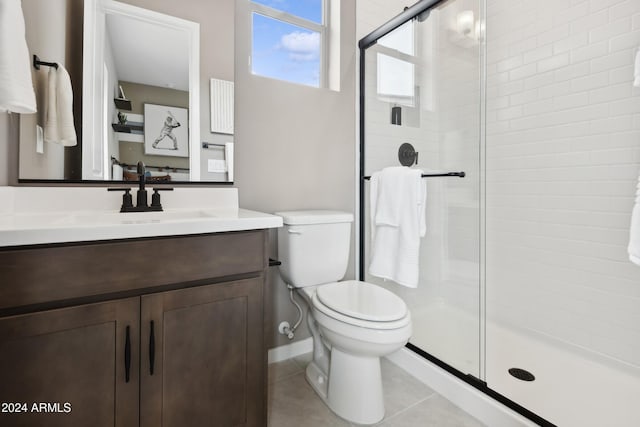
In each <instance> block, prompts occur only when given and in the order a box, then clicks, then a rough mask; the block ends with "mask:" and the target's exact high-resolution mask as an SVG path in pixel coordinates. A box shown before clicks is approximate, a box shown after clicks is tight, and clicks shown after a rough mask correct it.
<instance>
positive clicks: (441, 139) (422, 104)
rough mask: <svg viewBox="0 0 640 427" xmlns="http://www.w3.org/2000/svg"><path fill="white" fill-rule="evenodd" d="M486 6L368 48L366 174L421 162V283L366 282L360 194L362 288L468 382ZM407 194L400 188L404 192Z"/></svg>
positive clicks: (403, 29)
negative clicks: (388, 303)
mask: <svg viewBox="0 0 640 427" xmlns="http://www.w3.org/2000/svg"><path fill="white" fill-rule="evenodd" d="M479 5H480V2H479V1H474V2H469V1H464V0H450V1H446V2H442V3H440V4H439V5H438V6H436V7H435V8H433V9H431V10H430V11H427V12H423V13H421V14H419V15H418V16H417V17H415V18H414V19H411V20H409V21H408V22H406V23H404V24H403V25H401V26H399V27H398V28H396V29H395V30H394V31H392V32H391V33H389V34H387V35H385V36H384V37H381V38H380V39H378V40H377V43H375V44H372V45H371V46H369V47H367V48H366V50H365V52H364V56H363V57H362V60H363V61H364V66H365V77H364V107H363V108H364V111H363V112H364V126H363V130H362V132H363V137H364V148H363V152H362V153H361V155H362V156H363V160H364V170H363V174H364V175H366V176H369V175H371V174H372V173H373V172H375V171H379V170H382V169H383V168H385V167H388V166H399V165H400V163H399V155H398V149H399V147H400V146H401V145H402V144H406V143H409V144H411V145H412V146H413V148H414V149H415V151H416V152H417V153H418V154H417V156H416V157H415V160H416V162H415V163H414V164H413V165H412V166H411V167H413V168H419V169H422V171H423V173H425V174H437V173H442V172H460V171H464V172H465V177H464V178H460V177H455V176H454V177H432V178H424V179H425V180H426V186H427V206H426V225H427V231H426V235H425V236H424V237H423V238H422V239H421V247H420V279H419V284H418V287H417V288H415V289H414V288H407V287H404V286H401V285H398V284H397V283H395V282H393V281H389V280H387V281H385V280H382V279H380V278H377V277H375V276H372V275H370V274H369V273H368V266H369V261H370V256H371V248H370V236H371V224H370V220H369V218H370V212H369V211H370V207H369V185H370V184H369V183H368V181H365V183H364V187H363V196H364V204H363V206H362V207H361V209H362V210H363V219H364V236H363V239H364V240H363V241H364V252H363V254H364V256H363V259H362V260H361V262H362V263H363V267H364V277H363V279H364V280H366V281H369V282H372V283H376V284H379V285H381V286H383V287H385V288H387V289H390V290H391V291H393V292H395V293H396V294H397V295H399V296H400V297H402V298H403V299H404V301H405V302H406V303H407V304H408V306H409V308H410V310H411V315H412V320H413V336H412V337H411V339H410V344H412V345H413V346H415V347H417V348H419V349H420V350H422V351H424V352H426V353H429V354H431V355H432V356H435V357H436V358H438V359H440V360H442V361H444V362H445V363H447V364H449V365H451V366H453V367H454V368H456V369H458V370H459V371H462V372H464V373H469V374H471V375H473V376H475V377H480V375H481V369H480V366H481V360H480V349H481V345H480V339H481V321H480V295H481V293H480V221H479V218H480V153H481V151H480V147H481V144H480V135H481V110H480V105H481V102H480V99H481V45H482V43H481V41H480V40H479V29H480V25H479V17H480V7H479ZM398 191H402V189H398Z"/></svg>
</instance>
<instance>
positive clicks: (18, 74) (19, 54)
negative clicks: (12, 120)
mask: <svg viewBox="0 0 640 427" xmlns="http://www.w3.org/2000/svg"><path fill="white" fill-rule="evenodd" d="M5 110H8V111H13V112H15V113H23V114H24V113H35V112H36V95H35V92H34V90H33V82H32V81H31V61H30V60H29V49H28V47H27V41H26V39H25V25H24V15H23V14H22V3H21V2H20V0H2V1H0V111H5Z"/></svg>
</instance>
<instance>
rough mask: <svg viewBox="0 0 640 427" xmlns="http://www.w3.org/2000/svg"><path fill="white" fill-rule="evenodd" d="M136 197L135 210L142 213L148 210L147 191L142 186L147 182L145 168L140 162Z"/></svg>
mask: <svg viewBox="0 0 640 427" xmlns="http://www.w3.org/2000/svg"><path fill="white" fill-rule="evenodd" d="M137 173H138V184H139V185H138V195H137V196H136V208H137V209H138V212H144V211H145V210H148V209H147V208H148V207H149V205H148V204H147V190H145V189H144V184H145V182H146V180H147V177H146V175H145V174H146V173H147V171H146V168H145V166H144V163H143V162H142V160H141V161H139V162H138V171H137ZM160 210H162V207H160Z"/></svg>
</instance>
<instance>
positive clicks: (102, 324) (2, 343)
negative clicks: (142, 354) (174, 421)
mask: <svg viewBox="0 0 640 427" xmlns="http://www.w3.org/2000/svg"><path fill="white" fill-rule="evenodd" d="M139 313H140V298H130V299H125V300H118V301H112V302H105V303H99V304H88V305H82V306H76V307H71V308H64V309H58V310H50V311H43V312H38V313H33V314H25V315H18V316H11V317H5V318H1V319H0V402H2V403H0V405H2V407H1V408H0V425H3V426H48V427H55V426H92V427H98V426H105V427H106V426H111V427H113V426H122V427H125V426H126V427H130V426H135V425H137V424H138V413H139V412H138V408H139V398H138V390H139V380H138V378H139V377H138V365H139V363H138V361H139V356H138V354H139ZM127 331H128V337H127ZM127 343H128V344H127ZM127 365H128V366H129V368H128V369H127ZM127 370H128V373H127ZM127 374H128V379H127V378H126V376H127ZM17 410H20V411H22V412H19V413H18V412H16V411H17Z"/></svg>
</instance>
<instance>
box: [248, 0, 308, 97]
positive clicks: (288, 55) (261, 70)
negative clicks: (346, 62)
mask: <svg viewBox="0 0 640 427" xmlns="http://www.w3.org/2000/svg"><path fill="white" fill-rule="evenodd" d="M271 2H277V3H280V0H271ZM260 3H263V4H266V3H269V1H267V0H262V1H261V2H260ZM284 3H286V1H285V2H284ZM292 3H293V2H292ZM301 3H307V1H306V0H303V1H301ZM252 19H253V49H252V51H253V54H252V60H251V67H252V72H253V74H258V75H261V76H265V77H271V78H275V79H279V80H286V81H290V82H294V83H300V84H304V85H308V86H314V87H319V86H320V33H318V32H314V31H311V30H308V29H306V28H302V27H299V26H296V25H291V24H288V23H286V22H283V21H279V20H277V19H273V18H269V17H266V16H263V15H260V14H259V13H254V14H253V18H252Z"/></svg>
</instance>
